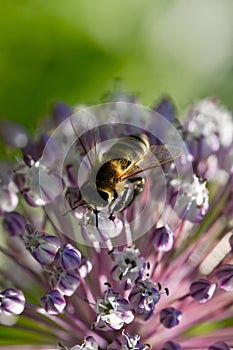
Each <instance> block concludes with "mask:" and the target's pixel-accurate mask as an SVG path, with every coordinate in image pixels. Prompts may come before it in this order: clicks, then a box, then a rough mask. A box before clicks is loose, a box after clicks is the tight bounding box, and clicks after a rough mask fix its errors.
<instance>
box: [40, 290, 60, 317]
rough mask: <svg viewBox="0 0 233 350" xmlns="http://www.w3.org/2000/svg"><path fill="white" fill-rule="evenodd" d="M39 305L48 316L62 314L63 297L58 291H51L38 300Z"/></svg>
mask: <svg viewBox="0 0 233 350" xmlns="http://www.w3.org/2000/svg"><path fill="white" fill-rule="evenodd" d="M40 303H41V305H42V306H43V308H44V309H45V311H46V312H48V313H49V314H50V315H57V314H60V313H62V311H63V310H64V308H65V307H66V301H65V298H64V296H63V295H62V294H61V293H60V292H59V291H58V290H52V291H51V292H49V293H47V294H46V295H45V296H44V297H42V298H41V299H40Z"/></svg>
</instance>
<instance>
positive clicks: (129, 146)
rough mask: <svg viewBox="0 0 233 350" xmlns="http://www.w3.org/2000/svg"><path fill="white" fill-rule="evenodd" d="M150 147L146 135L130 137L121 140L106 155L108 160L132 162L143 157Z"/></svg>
mask: <svg viewBox="0 0 233 350" xmlns="http://www.w3.org/2000/svg"><path fill="white" fill-rule="evenodd" d="M149 147H150V143H149V140H148V137H147V136H146V135H145V134H135V135H129V136H125V137H122V138H121V139H119V140H118V141H117V142H116V143H115V144H114V145H113V146H112V147H111V148H110V149H109V151H108V152H107V153H106V154H105V157H107V158H108V159H119V158H123V159H126V160H127V159H128V160H129V161H131V162H132V161H134V160H135V158H138V157H139V156H141V155H143V154H144V153H145V152H146V151H147V150H148V148H149Z"/></svg>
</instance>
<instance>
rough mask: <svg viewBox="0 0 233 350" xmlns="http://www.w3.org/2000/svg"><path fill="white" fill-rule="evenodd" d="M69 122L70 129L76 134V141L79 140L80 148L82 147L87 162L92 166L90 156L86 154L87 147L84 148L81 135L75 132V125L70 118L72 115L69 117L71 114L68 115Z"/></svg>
mask: <svg viewBox="0 0 233 350" xmlns="http://www.w3.org/2000/svg"><path fill="white" fill-rule="evenodd" d="M70 123H71V126H72V129H73V130H74V133H75V135H76V136H77V138H78V141H79V142H80V145H81V147H82V149H83V151H84V153H85V155H86V156H87V159H88V161H89V163H90V166H93V163H92V160H91V158H90V156H89V154H88V151H87V148H86V146H85V144H84V142H83V140H82V137H81V136H79V135H78V133H77V131H76V129H75V126H74V123H73V120H72V117H71V116H70Z"/></svg>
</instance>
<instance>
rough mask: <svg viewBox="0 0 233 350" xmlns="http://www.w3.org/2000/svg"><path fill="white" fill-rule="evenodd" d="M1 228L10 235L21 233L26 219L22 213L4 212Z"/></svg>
mask: <svg viewBox="0 0 233 350" xmlns="http://www.w3.org/2000/svg"><path fill="white" fill-rule="evenodd" d="M3 228H4V230H6V231H7V232H8V233H9V235H10V236H19V235H21V234H22V233H23V232H24V231H25V228H26V220H25V218H24V216H23V215H21V214H19V213H17V212H16V211H13V212H11V213H5V215H4V219H3Z"/></svg>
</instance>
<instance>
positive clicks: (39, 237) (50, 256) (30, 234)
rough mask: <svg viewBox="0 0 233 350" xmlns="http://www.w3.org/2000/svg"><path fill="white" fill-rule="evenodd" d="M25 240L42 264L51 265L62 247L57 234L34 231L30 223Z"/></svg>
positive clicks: (26, 245)
mask: <svg viewBox="0 0 233 350" xmlns="http://www.w3.org/2000/svg"><path fill="white" fill-rule="evenodd" d="M23 241H24V244H25V247H26V248H27V249H28V250H29V251H30V253H31V254H32V256H33V257H34V258H35V259H36V260H37V261H38V262H39V263H40V264H42V265H50V264H51V263H52V262H53V260H54V258H55V256H56V253H57V251H58V249H59V247H60V241H59V239H58V238H57V237H56V236H52V235H48V234H47V233H46V232H37V231H33V228H32V227H30V225H27V232H25V233H24V235H23Z"/></svg>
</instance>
